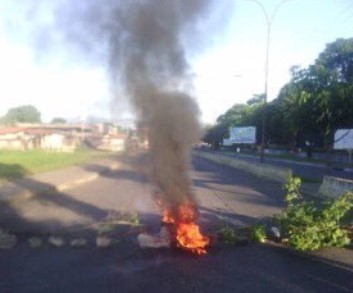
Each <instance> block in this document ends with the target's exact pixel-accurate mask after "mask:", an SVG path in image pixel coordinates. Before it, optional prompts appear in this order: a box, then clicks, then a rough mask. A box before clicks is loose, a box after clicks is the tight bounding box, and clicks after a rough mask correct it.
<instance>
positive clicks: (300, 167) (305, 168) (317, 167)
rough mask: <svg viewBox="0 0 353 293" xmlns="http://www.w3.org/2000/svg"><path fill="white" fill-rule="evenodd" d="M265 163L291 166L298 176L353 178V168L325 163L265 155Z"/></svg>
mask: <svg viewBox="0 0 353 293" xmlns="http://www.w3.org/2000/svg"><path fill="white" fill-rule="evenodd" d="M217 154H221V155H225V156H231V157H234V158H235V157H239V158H240V159H242V160H247V161H250V162H256V163H258V162H259V161H260V158H259V157H258V156H253V155H245V154H240V155H237V154H236V153H229V152H217ZM265 164H268V165H272V166H278V167H283V168H289V169H292V171H293V174H294V175H296V176H300V177H303V178H307V179H312V180H317V181H322V179H323V177H324V176H325V175H326V176H333V177H339V178H345V179H350V180H353V171H352V170H350V171H345V170H340V169H334V168H332V167H329V166H326V165H324V164H323V163H315V162H305V161H290V160H286V159H281V158H272V157H265Z"/></svg>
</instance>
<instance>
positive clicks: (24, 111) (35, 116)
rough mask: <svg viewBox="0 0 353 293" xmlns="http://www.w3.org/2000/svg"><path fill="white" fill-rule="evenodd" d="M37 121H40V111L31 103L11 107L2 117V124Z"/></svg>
mask: <svg viewBox="0 0 353 293" xmlns="http://www.w3.org/2000/svg"><path fill="white" fill-rule="evenodd" d="M39 122H41V115H40V112H39V111H38V110H37V109H36V108H35V107H34V106H32V105H25V106H19V107H15V108H11V109H9V110H8V111H7V113H6V115H5V116H4V117H3V123H4V124H14V123H39Z"/></svg>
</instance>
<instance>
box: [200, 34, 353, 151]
mask: <svg viewBox="0 0 353 293" xmlns="http://www.w3.org/2000/svg"><path fill="white" fill-rule="evenodd" d="M290 72H291V79H290V81H289V82H288V83H287V84H285V85H284V86H283V87H282V89H281V90H280V92H279V94H278V96H277V98H276V99H274V100H273V101H272V102H270V103H268V104H267V106H266V107H267V109H266V137H267V140H268V141H271V142H275V143H281V144H287V145H290V146H294V145H296V144H298V143H300V142H303V141H304V140H311V141H315V143H316V144H317V145H323V146H326V147H329V146H330V145H332V142H333V134H334V131H335V130H336V129H338V128H353V38H350V39H338V40H336V41H335V42H333V43H330V44H327V46H326V48H325V50H324V51H323V52H322V53H321V54H319V56H318V58H317V59H316V60H315V62H314V63H313V64H312V65H310V66H309V67H308V68H306V69H302V68H300V67H299V66H293V67H292V68H291V69H290ZM262 97H263V96H262V95H255V96H254V97H253V98H252V99H250V100H249V101H248V102H247V103H246V104H236V105H234V106H233V107H232V108H230V109H229V110H228V111H226V112H225V113H224V114H223V115H221V116H219V117H218V119H217V124H216V125H214V126H213V127H212V128H210V129H209V132H214V131H215V130H216V129H223V128H226V129H228V128H229V127H234V126H257V130H258V131H257V132H258V134H257V137H258V138H259V137H260V136H261V134H260V132H261V125H262V120H261V119H262V113H263V110H264V103H263V98H262ZM207 135H208V133H207ZM207 135H206V136H205V141H208V136H207ZM227 135H228V132H226V133H225V134H224V136H223V137H226V136H227ZM223 137H217V138H219V140H218V142H221V141H222V139H223Z"/></svg>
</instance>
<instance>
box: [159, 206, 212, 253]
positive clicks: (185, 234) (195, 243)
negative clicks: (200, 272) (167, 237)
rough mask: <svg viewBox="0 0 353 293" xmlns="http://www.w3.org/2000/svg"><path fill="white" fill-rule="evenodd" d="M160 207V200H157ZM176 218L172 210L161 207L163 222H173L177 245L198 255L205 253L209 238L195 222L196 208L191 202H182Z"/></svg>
mask: <svg viewBox="0 0 353 293" xmlns="http://www.w3.org/2000/svg"><path fill="white" fill-rule="evenodd" d="M157 204H158V205H159V206H160V207H162V202H161V201H160V200H158V201H157ZM177 211H178V214H177V219H176V218H175V216H174V214H173V212H172V210H170V209H167V208H164V209H163V218H162V221H163V223H166V224H174V225H175V226H176V235H175V237H176V240H177V246H178V247H180V248H182V249H185V250H188V251H191V252H192V253H196V254H198V255H203V254H206V253H207V252H206V247H207V246H208V245H209V243H210V239H209V238H208V237H206V236H204V235H202V233H201V231H200V227H199V226H198V225H197V224H196V223H195V220H196V218H197V210H196V207H195V206H194V205H193V204H183V205H180V206H179V207H178V209H177Z"/></svg>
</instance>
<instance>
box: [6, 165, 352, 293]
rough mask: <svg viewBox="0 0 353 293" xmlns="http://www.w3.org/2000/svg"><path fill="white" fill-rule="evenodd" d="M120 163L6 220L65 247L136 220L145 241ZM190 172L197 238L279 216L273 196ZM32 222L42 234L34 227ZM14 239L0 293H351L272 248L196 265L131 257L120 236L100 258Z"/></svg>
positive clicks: (132, 184)
mask: <svg viewBox="0 0 353 293" xmlns="http://www.w3.org/2000/svg"><path fill="white" fill-rule="evenodd" d="M125 163H126V165H125V167H124V168H122V169H121V170H117V171H114V172H110V173H107V174H105V176H103V177H100V178H99V179H97V180H95V181H93V182H90V183H87V184H85V185H82V186H79V187H76V188H74V189H72V190H70V191H68V192H67V193H65V194H57V195H54V194H49V195H47V197H45V196H43V197H39V198H38V199H37V200H36V202H34V201H33V200H32V201H31V203H23V206H24V207H26V208H27V213H25V211H26V209H24V208H19V207H12V209H13V215H14V216H16V215H17V217H18V218H20V219H21V221H22V222H26V224H27V227H29V226H31V225H32V226H35V227H36V229H34V230H33V232H32V233H40V232H41V233H42V234H40V235H43V233H44V234H45V233H56V232H58V231H60V233H62V234H61V235H62V237H63V238H64V239H65V240H67V241H68V240H69V239H72V237H74V236H76V234H77V233H78V234H79V233H80V231H81V230H80V229H82V228H85V230H92V231H90V232H91V233H94V227H95V224H96V223H98V222H100V221H102V220H104V219H105V218H106V217H107V216H108V215H109V214H111V213H119V212H137V213H138V214H139V215H140V218H141V221H142V222H143V223H144V224H145V225H147V230H148V231H152V232H153V231H158V229H159V212H158V208H157V207H156V205H155V204H154V202H153V200H152V199H151V191H152V190H153V188H152V187H151V186H150V184H149V183H148V181H147V177H146V175H145V174H144V173H143V172H141V170H143V166H142V165H141V162H140V161H136V160H132V161H131V160H130V161H127V162H125ZM193 166H194V170H193V171H192V172H191V176H192V178H193V180H194V189H195V192H196V195H197V198H198V200H199V202H200V210H201V219H200V223H201V225H202V228H203V231H207V232H210V231H211V229H214V226H215V225H216V224H218V225H224V223H229V224H234V225H239V226H242V225H248V224H252V223H255V222H256V221H257V220H258V219H262V218H264V217H268V216H271V215H272V214H273V213H275V212H278V211H280V208H281V206H282V196H283V191H282V190H281V188H280V187H278V186H276V185H273V184H272V183H269V182H261V181H259V180H258V179H256V178H255V177H252V176H251V175H249V174H244V173H242V172H241V171H239V170H238V171H237V170H233V169H230V168H226V167H221V166H219V165H216V164H213V163H210V162H208V161H206V160H204V159H201V158H195V159H194V160H193ZM43 207H44V208H43ZM36 211H37V212H39V211H41V216H40V217H39V216H38V217H37V218H36V216H35V214H36ZM38 221H39V222H40V221H42V222H46V223H47V225H36V224H38ZM216 226H217V225H216ZM211 227H212V228H211ZM120 228H122V229H121V230H118V231H122V230H124V229H123V227H120ZM40 229H42V230H40ZM27 231H28V230H27ZM65 231H66V232H65ZM22 232H23V234H19V239H20V243H19V245H18V247H16V248H14V249H10V250H1V251H0V276H1V277H0V292H352V291H353V268H349V267H345V268H343V267H340V266H338V265H337V264H333V263H330V262H327V261H323V260H320V259H311V258H308V257H304V256H300V255H297V254H295V253H292V252H290V251H288V250H286V249H283V248H278V247H273V246H266V245H255V244H251V245H247V246H226V245H224V244H223V245H221V244H218V245H216V246H214V247H212V248H210V250H209V252H208V254H207V255H206V256H202V257H196V256H193V255H189V254H186V253H183V252H180V251H175V250H171V249H150V250H143V249H140V248H139V246H138V244H137V241H136V234H134V233H131V234H128V233H126V231H125V232H121V233H125V234H122V235H123V237H120V238H119V239H120V242H118V243H116V244H115V245H114V246H112V247H110V248H106V249H99V248H96V247H95V245H94V239H93V238H89V237H90V236H87V237H88V242H89V243H88V245H87V247H85V248H71V247H69V246H68V245H65V246H63V247H58V248H54V247H50V246H49V245H45V246H44V247H42V248H37V249H31V248H29V247H28V245H27V244H26V239H27V237H29V235H28V234H27V233H26V231H22ZM84 235H85V234H84ZM88 235H93V234H88ZM117 237H119V235H117Z"/></svg>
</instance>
